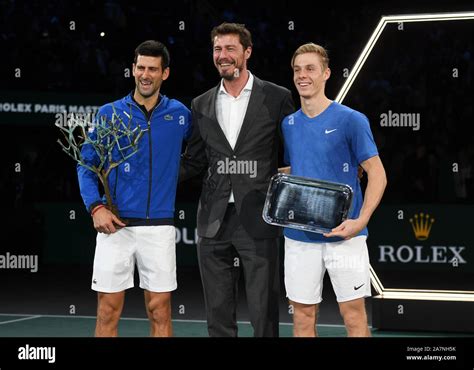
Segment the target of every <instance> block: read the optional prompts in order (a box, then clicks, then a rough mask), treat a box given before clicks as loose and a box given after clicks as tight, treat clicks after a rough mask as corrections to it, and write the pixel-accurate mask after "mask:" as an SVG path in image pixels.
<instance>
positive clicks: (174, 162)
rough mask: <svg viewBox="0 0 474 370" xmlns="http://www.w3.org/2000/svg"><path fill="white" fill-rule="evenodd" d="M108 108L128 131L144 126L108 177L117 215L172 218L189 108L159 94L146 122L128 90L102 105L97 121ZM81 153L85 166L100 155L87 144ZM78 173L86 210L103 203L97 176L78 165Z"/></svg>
mask: <svg viewBox="0 0 474 370" xmlns="http://www.w3.org/2000/svg"><path fill="white" fill-rule="evenodd" d="M132 93H133V92H132ZM112 104H113V106H112ZM113 108H115V113H116V114H118V115H119V116H120V118H121V119H122V120H123V122H124V123H125V124H127V125H128V123H129V121H130V119H131V121H132V122H131V129H133V128H135V127H137V125H140V127H141V128H142V129H144V130H145V129H146V130H147V131H146V132H144V134H143V136H142V138H141V139H140V140H139V143H138V152H137V153H135V154H134V155H132V156H131V157H130V158H128V159H127V160H126V161H125V162H123V163H122V164H120V165H119V166H118V167H116V168H114V169H113V170H112V171H111V172H110V175H109V188H110V193H111V196H112V199H113V202H114V204H116V205H117V207H118V210H119V214H120V217H122V218H139V219H163V218H173V217H174V204H175V198H176V186H177V181H178V174H179V164H180V155H181V148H182V144H183V140H187V139H188V138H189V136H190V135H191V112H190V111H189V109H188V108H186V106H185V105H183V104H182V103H181V102H179V101H177V100H174V99H168V98H167V97H166V96H163V95H160V100H159V103H158V105H157V106H156V107H155V108H154V109H153V111H152V113H151V116H150V120H147V117H146V115H145V113H144V112H143V111H142V110H141V109H140V107H139V106H138V105H137V103H136V102H135V101H134V100H133V98H132V94H130V95H127V96H126V97H124V98H123V99H121V100H117V101H115V102H113V103H109V104H106V105H104V106H103V107H101V108H100V109H99V111H98V113H97V115H96V119H101V117H104V116H105V117H106V118H107V120H110V119H111V117H112V114H113V111H114V110H113ZM122 144H125V143H122ZM130 151H131V150H128V151H126V153H125V154H128V153H130ZM119 154H120V153H119V151H118V149H117V148H114V151H113V158H114V160H116V159H117V158H120V157H119ZM82 156H83V158H84V161H85V162H86V163H87V164H89V165H98V163H99V157H98V155H97V153H96V151H95V150H94V148H93V147H92V145H90V144H85V145H84V146H83V147H82ZM77 174H78V178H79V187H80V190H81V196H82V199H83V200H84V204H85V206H86V208H87V210H88V211H89V212H90V211H91V208H93V207H95V206H96V205H98V204H101V203H104V204H105V203H106V199H105V195H104V196H103V197H102V198H101V196H100V194H99V188H98V177H97V175H96V174H95V173H93V172H92V171H90V170H88V169H87V168H85V167H83V166H81V165H78V166H77Z"/></svg>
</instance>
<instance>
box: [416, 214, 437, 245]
mask: <svg viewBox="0 0 474 370" xmlns="http://www.w3.org/2000/svg"><path fill="white" fill-rule="evenodd" d="M434 221H435V220H434V218H431V219H430V215H428V214H426V215H425V214H423V212H420V215H419V216H418V215H415V216H414V219H413V218H410V223H411V227H412V228H413V232H414V233H415V238H416V239H417V240H426V239H428V237H429V236H430V231H431V226H432V225H433V222H434Z"/></svg>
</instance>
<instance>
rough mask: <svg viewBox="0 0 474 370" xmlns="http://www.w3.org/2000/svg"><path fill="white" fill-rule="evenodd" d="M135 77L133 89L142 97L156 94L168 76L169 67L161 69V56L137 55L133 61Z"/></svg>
mask: <svg viewBox="0 0 474 370" xmlns="http://www.w3.org/2000/svg"><path fill="white" fill-rule="evenodd" d="M133 76H134V77H135V86H136V89H135V91H136V92H137V93H138V94H139V95H141V96H142V97H143V98H145V99H146V98H149V97H151V96H153V95H155V94H158V92H159V90H160V87H161V84H162V83H163V81H164V80H166V79H167V78H168V76H169V68H165V69H164V70H163V67H162V64H161V57H151V56H145V55H138V57H137V62H136V63H133Z"/></svg>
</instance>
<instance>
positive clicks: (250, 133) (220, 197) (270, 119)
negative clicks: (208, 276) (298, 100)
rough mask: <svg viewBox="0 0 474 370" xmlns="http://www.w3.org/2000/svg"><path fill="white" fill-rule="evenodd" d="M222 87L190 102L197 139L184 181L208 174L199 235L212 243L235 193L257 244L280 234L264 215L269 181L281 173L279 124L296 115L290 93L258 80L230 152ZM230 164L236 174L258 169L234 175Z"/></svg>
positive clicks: (245, 224) (243, 219) (184, 170)
mask: <svg viewBox="0 0 474 370" xmlns="http://www.w3.org/2000/svg"><path fill="white" fill-rule="evenodd" d="M219 87H220V84H219V85H218V86H216V87H214V88H212V89H210V90H209V91H207V92H205V93H204V94H202V95H200V96H198V97H197V98H195V99H194V100H193V101H192V103H191V108H192V119H193V126H194V128H193V134H192V137H191V139H190V140H189V142H188V146H187V149H186V152H185V153H184V154H183V156H182V160H181V170H180V180H186V179H188V178H190V177H192V176H195V175H197V174H199V173H201V172H202V171H206V172H205V175H204V180H203V184H202V185H203V187H202V193H201V197H200V200H199V207H198V216H197V229H198V235H199V236H201V237H206V238H212V237H214V236H215V235H216V234H217V232H218V231H219V228H220V226H221V224H222V220H223V217H224V214H225V211H226V208H227V203H228V200H229V196H230V192H231V189H232V191H233V192H234V199H235V207H236V210H237V213H238V215H239V219H240V221H241V223H242V225H243V227H244V228H245V230H246V231H247V232H248V233H249V234H250V235H251V236H252V237H254V238H273V237H278V236H279V235H280V228H278V227H275V226H270V225H268V224H266V223H265V221H263V219H262V211H263V204H264V201H265V196H266V192H267V190H268V184H269V180H270V178H271V177H272V175H274V174H275V173H277V171H278V150H279V147H280V146H281V142H282V141H281V140H282V138H281V130H280V124H281V121H282V120H283V118H284V117H285V116H287V115H289V114H291V113H293V112H294V104H293V99H292V97H291V93H290V91H289V90H288V89H285V88H283V87H281V86H278V85H275V84H273V83H271V82H267V81H262V80H260V79H258V78H257V77H255V76H254V83H253V87H252V92H251V94H250V100H249V104H248V107H247V112H246V114H245V118H244V121H243V123H242V128H241V130H240V133H239V137H238V138H237V143H236V144H235V148H234V150H232V148H231V146H230V144H229V142H228V141H227V139H226V137H225V134H224V132H223V131H222V129H221V127H220V125H219V122H218V121H217V118H216V99H217V94H218V91H219ZM251 161H254V162H251ZM232 162H233V163H234V165H235V167H234V169H238V168H239V166H240V169H241V170H242V169H243V168H244V167H243V166H246V165H247V166H250V163H252V164H256V172H254V173H250V172H248V173H240V174H237V173H234V170H233V168H232ZM229 165H230V166H229ZM249 168H251V167H247V169H249ZM223 169H225V171H223ZM240 172H242V171H240Z"/></svg>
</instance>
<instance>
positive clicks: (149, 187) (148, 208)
mask: <svg viewBox="0 0 474 370" xmlns="http://www.w3.org/2000/svg"><path fill="white" fill-rule="evenodd" d="M151 116H153V112H152V113H151ZM151 116H150V120H149V121H148V145H149V146H150V156H149V157H150V160H149V163H150V175H149V176H148V199H147V203H146V218H147V219H148V218H150V202H151V177H152V170H153V159H152V154H153V150H152V143H153V141H152V140H151Z"/></svg>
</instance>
